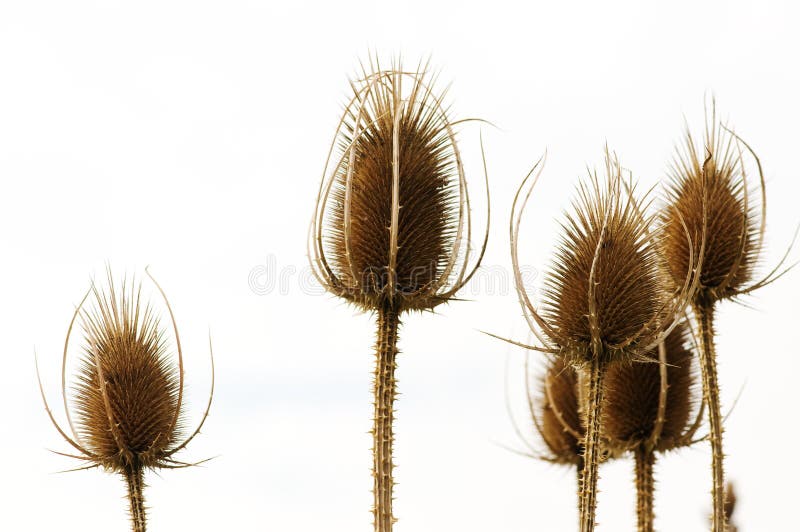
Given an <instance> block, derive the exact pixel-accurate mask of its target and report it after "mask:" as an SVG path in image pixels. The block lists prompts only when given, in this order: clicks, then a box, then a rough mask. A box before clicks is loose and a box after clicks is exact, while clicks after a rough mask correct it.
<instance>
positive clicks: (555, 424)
mask: <svg viewBox="0 0 800 532" xmlns="http://www.w3.org/2000/svg"><path fill="white" fill-rule="evenodd" d="M577 387H578V382H577V375H576V371H575V368H573V367H572V366H570V365H568V364H566V363H565V361H564V359H563V358H556V359H555V360H554V361H553V362H552V364H551V365H550V367H549V368H548V370H547V372H546V373H545V375H544V378H543V379H542V384H541V401H540V405H541V412H540V415H539V420H538V422H537V424H536V426H537V428H538V429H539V432H540V435H541V437H542V440H543V441H544V443H545V445H547V448H548V449H549V450H550V456H549V459H550V460H552V461H553V462H556V463H561V464H573V465H577V464H579V463H580V461H581V457H582V455H583V438H584V433H585V428H584V426H583V423H582V422H581V415H580V410H579V408H578V394H577V389H578V388H577Z"/></svg>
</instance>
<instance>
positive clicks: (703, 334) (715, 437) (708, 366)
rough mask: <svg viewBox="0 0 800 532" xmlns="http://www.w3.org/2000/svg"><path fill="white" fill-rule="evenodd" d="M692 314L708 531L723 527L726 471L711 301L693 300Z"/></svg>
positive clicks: (718, 530) (722, 531)
mask: <svg viewBox="0 0 800 532" xmlns="http://www.w3.org/2000/svg"><path fill="white" fill-rule="evenodd" d="M694 314H695V317H696V319H697V325H698V328H699V329H700V368H701V370H702V374H703V399H704V400H705V402H706V404H707V405H708V423H709V426H710V434H709V439H710V440H711V457H712V458H711V474H712V491H711V495H712V499H713V513H712V514H711V532H724V530H725V471H724V469H723V458H724V456H725V455H724V454H723V452H722V431H723V427H722V414H721V413H720V404H719V384H718V382H717V355H716V350H715V349H714V312H713V303H707V302H704V301H696V302H695V304H694Z"/></svg>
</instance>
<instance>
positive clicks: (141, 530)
mask: <svg viewBox="0 0 800 532" xmlns="http://www.w3.org/2000/svg"><path fill="white" fill-rule="evenodd" d="M125 482H126V484H127V485H128V502H129V503H130V512H131V527H132V531H133V532H145V531H146V530H147V521H146V518H145V511H144V470H143V469H142V467H141V466H131V467H129V468H127V469H126V470H125Z"/></svg>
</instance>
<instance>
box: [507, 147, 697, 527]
mask: <svg viewBox="0 0 800 532" xmlns="http://www.w3.org/2000/svg"><path fill="white" fill-rule="evenodd" d="M541 162H542V161H541V160H540V162H539V163H537V165H536V166H534V168H533V169H532V170H531V172H530V173H529V174H528V176H527V177H526V178H525V180H523V182H522V184H521V186H520V188H519V190H518V191H517V195H516V197H515V198H514V204H513V206H512V214H511V225H510V238H511V258H512V263H513V268H514V274H515V279H516V287H517V292H518V294H519V299H520V304H521V306H522V309H523V312H524V314H525V317H526V319H527V321H528V324H529V326H530V327H531V330H532V331H533V332H534V334H536V336H537V338H538V339H539V341H540V342H542V344H543V346H529V347H530V348H532V349H536V350H539V351H543V352H546V353H550V354H553V355H556V356H559V357H563V358H564V359H565V361H566V362H567V363H568V364H570V365H573V366H575V367H576V368H577V369H578V370H579V371H581V372H583V378H584V379H585V383H586V397H585V399H584V401H585V403H584V405H583V406H585V411H584V417H585V420H586V437H585V441H584V469H583V473H582V476H581V493H580V530H581V531H582V532H588V531H591V530H593V529H594V523H595V507H596V497H597V470H598V464H599V462H600V456H601V446H600V434H601V416H600V407H601V405H602V403H603V392H604V389H605V387H604V378H605V375H606V372H607V370H608V368H609V367H610V366H612V365H613V364H615V363H617V362H620V361H631V360H644V359H645V358H646V353H647V352H648V351H649V350H650V349H652V348H653V347H654V346H656V345H657V344H658V343H659V342H661V341H662V340H663V339H664V337H665V336H666V335H667V334H668V332H669V331H670V330H671V328H672V327H673V326H674V323H675V317H676V316H677V315H678V314H680V313H682V312H683V310H684V308H685V306H686V304H687V302H688V300H689V297H690V296H691V294H692V288H693V287H692V285H691V283H690V278H689V273H690V272H691V270H692V268H693V265H691V264H690V265H689V268H688V271H687V272H685V276H686V280H685V282H684V283H683V285H682V286H681V287H680V288H679V289H677V290H675V291H667V290H666V289H665V287H664V283H662V282H661V276H662V275H663V274H662V268H663V266H662V264H661V262H660V261H661V259H660V255H659V249H658V248H657V246H656V243H655V241H654V239H653V238H651V234H650V231H651V227H652V226H653V221H654V220H653V218H652V217H649V216H645V215H643V214H642V212H643V210H644V209H643V208H642V207H643V205H642V200H640V199H637V198H636V197H635V195H634V194H635V190H634V187H633V185H632V184H628V185H627V187H626V190H624V191H623V183H622V176H621V170H620V165H619V162H618V161H617V160H616V158H614V157H612V156H611V155H610V154H608V153H607V154H606V168H605V169H606V177H605V179H604V182H603V183H601V180H600V178H598V176H597V174H592V175H591V178H590V180H589V182H588V183H581V185H580V186H579V189H578V192H579V193H578V198H577V200H576V201H575V202H573V205H572V207H573V208H572V212H571V213H568V214H567V215H566V221H565V222H564V223H562V233H561V238H560V240H559V244H558V247H557V253H556V256H555V259H554V261H553V264H552V267H551V268H550V271H549V272H548V273H547V275H546V277H545V280H544V288H543V290H542V292H541V308H540V310H537V308H536V306H534V304H533V303H532V301H531V298H530V296H529V295H528V293H527V292H526V289H525V287H524V286H523V284H522V274H521V270H520V267H519V258H518V246H519V226H520V219H521V216H522V214H523V212H524V209H525V206H526V204H527V202H528V200H529V198H530V195H531V192H532V190H533V187H534V186H535V183H536V180H537V178H538V176H539V174H540V172H541V169H540V168H539V165H540V163H541ZM537 168H538V171H537ZM531 176H535V177H534V178H533V179H531ZM529 182H531V184H530V186H529V187H528V190H527V192H524V190H525V188H526V186H527V185H528V183H529Z"/></svg>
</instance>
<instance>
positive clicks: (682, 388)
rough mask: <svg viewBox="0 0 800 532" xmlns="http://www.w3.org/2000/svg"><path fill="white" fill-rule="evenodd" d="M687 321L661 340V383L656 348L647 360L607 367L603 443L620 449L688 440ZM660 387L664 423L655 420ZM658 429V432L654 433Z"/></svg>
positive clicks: (690, 376)
mask: <svg viewBox="0 0 800 532" xmlns="http://www.w3.org/2000/svg"><path fill="white" fill-rule="evenodd" d="M688 332H689V331H688V325H687V324H686V323H685V322H681V323H680V324H679V325H678V326H676V327H675V329H673V330H672V332H671V333H670V334H669V335H668V336H667V338H666V339H665V340H664V355H665V357H664V358H665V364H666V366H665V368H664V370H663V373H664V377H665V378H666V382H664V383H662V368H661V365H660V364H659V363H658V362H656V361H657V360H659V348H658V347H656V348H654V349H653V350H652V351H650V352H649V353H648V355H647V356H648V357H649V358H651V359H652V360H654V361H651V362H630V363H623V364H616V365H613V366H611V367H609V368H608V373H607V375H606V380H605V394H604V397H605V399H604V401H603V406H602V416H603V433H604V435H605V438H606V440H607V442H608V445H610V446H612V447H614V448H615V450H619V451H625V450H630V449H633V448H634V447H636V446H639V445H641V444H647V443H649V442H651V441H652V443H653V444H654V449H655V450H658V451H666V450H669V449H673V448H675V447H677V446H680V445H681V444H685V443H687V442H688V440H689V439H690V438H687V437H686V436H687V433H690V431H691V427H690V426H689V425H690V424H691V423H690V414H691V411H692V409H693V408H694V406H695V390H694V387H695V379H694V373H693V371H692V358H693V353H692V351H691V349H690V348H689V346H688V345H687V342H688ZM662 386H663V387H664V389H665V390H666V396H665V402H664V412H663V422H662V423H661V424H659V423H658V413H659V400H660V394H661V393H662ZM656 432H657V433H656Z"/></svg>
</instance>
